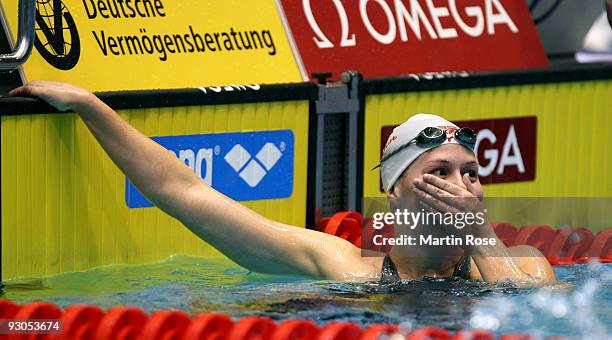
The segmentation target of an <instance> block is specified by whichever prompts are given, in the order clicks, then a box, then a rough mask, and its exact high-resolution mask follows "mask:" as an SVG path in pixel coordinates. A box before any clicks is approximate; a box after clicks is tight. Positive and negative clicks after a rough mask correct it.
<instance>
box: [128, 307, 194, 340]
mask: <svg viewBox="0 0 612 340" xmlns="http://www.w3.org/2000/svg"><path fill="white" fill-rule="evenodd" d="M190 322H191V319H190V318H189V316H188V315H187V313H185V312H179V311H173V310H164V311H159V312H155V313H153V315H151V319H149V322H147V324H146V325H145V326H144V328H143V329H142V333H140V334H141V335H140V336H141V337H142V338H143V339H159V340H174V339H180V338H181V336H182V334H183V333H184V332H185V329H187V326H189V323H190Z"/></svg>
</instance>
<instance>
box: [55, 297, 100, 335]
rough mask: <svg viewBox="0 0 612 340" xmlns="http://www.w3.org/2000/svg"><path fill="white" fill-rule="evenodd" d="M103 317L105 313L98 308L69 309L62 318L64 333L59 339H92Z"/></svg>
mask: <svg viewBox="0 0 612 340" xmlns="http://www.w3.org/2000/svg"><path fill="white" fill-rule="evenodd" d="M103 316H104V312H103V311H102V309H100V308H98V307H96V306H89V305H72V306H69V307H67V308H66V310H65V311H64V315H63V316H62V322H63V324H64V333H63V334H61V335H60V336H59V337H58V339H62V340H64V339H65V340H69V339H70V340H87V339H92V338H93V337H94V335H95V331H96V328H97V326H98V323H100V320H102V317H103Z"/></svg>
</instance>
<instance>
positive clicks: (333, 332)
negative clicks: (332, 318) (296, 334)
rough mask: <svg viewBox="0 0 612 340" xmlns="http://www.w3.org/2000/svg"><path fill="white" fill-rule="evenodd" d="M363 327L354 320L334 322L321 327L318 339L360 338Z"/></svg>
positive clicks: (343, 339) (344, 339) (346, 339)
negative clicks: (353, 321)
mask: <svg viewBox="0 0 612 340" xmlns="http://www.w3.org/2000/svg"><path fill="white" fill-rule="evenodd" d="M360 335H361V328H360V327H359V326H358V325H356V324H354V323H352V322H332V323H328V324H327V325H326V326H325V327H323V328H322V329H321V331H320V332H319V335H318V336H317V337H316V339H317V340H352V339H358V338H359V336H360Z"/></svg>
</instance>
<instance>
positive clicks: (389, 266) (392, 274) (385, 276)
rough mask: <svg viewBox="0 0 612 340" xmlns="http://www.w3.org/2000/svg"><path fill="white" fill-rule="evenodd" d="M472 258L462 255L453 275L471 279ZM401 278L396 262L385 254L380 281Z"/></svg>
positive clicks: (389, 281) (391, 281)
mask: <svg viewBox="0 0 612 340" xmlns="http://www.w3.org/2000/svg"><path fill="white" fill-rule="evenodd" d="M471 261H472V258H471V257H470V256H469V255H467V256H462V257H461V258H460V259H459V262H457V264H456V265H455V270H453V276H455V277H460V278H462V279H466V280H469V278H470V268H471V266H472V262H471ZM399 280H400V276H399V273H398V272H397V267H396V266H395V263H393V261H392V260H391V258H390V257H389V256H385V259H384V260H383V265H382V271H381V274H380V282H381V283H393V282H396V281H399Z"/></svg>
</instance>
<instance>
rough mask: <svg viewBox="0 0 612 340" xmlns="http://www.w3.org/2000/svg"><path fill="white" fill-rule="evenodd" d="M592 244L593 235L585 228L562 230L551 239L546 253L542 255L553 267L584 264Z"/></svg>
mask: <svg viewBox="0 0 612 340" xmlns="http://www.w3.org/2000/svg"><path fill="white" fill-rule="evenodd" d="M592 243H593V233H591V231H590V230H588V229H586V228H564V229H561V230H559V231H558V232H557V233H556V234H555V237H554V238H553V240H552V242H551V245H550V247H549V248H548V253H544V254H545V255H546V258H547V259H548V262H550V263H551V264H553V265H558V264H573V263H578V262H586V259H587V258H588V252H589V249H590V247H591V244H592Z"/></svg>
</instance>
